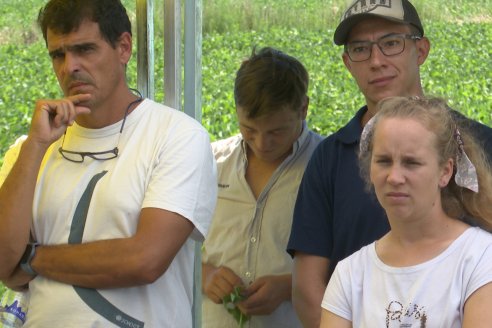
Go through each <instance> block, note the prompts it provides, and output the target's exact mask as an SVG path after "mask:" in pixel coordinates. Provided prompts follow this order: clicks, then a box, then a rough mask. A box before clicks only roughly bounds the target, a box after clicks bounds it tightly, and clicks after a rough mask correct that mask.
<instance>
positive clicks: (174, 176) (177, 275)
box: [0, 0, 217, 328]
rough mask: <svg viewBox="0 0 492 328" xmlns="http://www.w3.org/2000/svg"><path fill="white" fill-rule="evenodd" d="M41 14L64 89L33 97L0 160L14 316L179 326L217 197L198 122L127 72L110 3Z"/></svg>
mask: <svg viewBox="0 0 492 328" xmlns="http://www.w3.org/2000/svg"><path fill="white" fill-rule="evenodd" d="M38 22H39V24H40V27H41V30H42V32H43V36H44V38H45V41H46V45H47V48H48V52H49V55H50V57H51V60H52V64H53V69H54V72H55V74H56V76H57V78H58V82H59V84H60V87H61V89H62V90H63V93H64V95H65V98H63V99H43V100H38V101H37V102H36V106H35V109H34V114H33V118H32V123H31V127H30V130H29V134H28V135H27V136H26V137H24V138H22V139H20V140H19V141H18V142H17V143H16V144H15V145H14V146H13V147H12V148H11V149H10V150H9V151H8V152H7V154H6V156H5V161H4V166H3V167H2V170H1V171H0V184H1V188H0V279H1V280H2V281H4V283H5V284H6V285H7V286H9V287H13V288H20V287H21V286H24V285H25V284H27V283H29V290H30V294H31V300H30V307H29V312H28V315H27V321H26V324H25V327H55V328H56V327H64V328H65V327H144V326H145V327H190V326H191V322H192V318H191V304H192V302H193V293H192V286H193V258H194V245H193V240H203V237H204V235H205V234H206V233H207V230H208V227H209V224H210V220H211V217H212V214H213V211H214V207H215V202H216V193H217V190H216V168H215V162H214V159H213V155H212V151H211V147H210V142H209V137H208V134H207V132H206V131H205V130H204V129H203V127H202V126H201V125H200V124H199V123H198V122H196V121H195V120H193V119H192V118H190V117H188V116H186V115H185V114H183V113H181V112H178V111H176V110H174V109H171V108H168V107H165V106H163V105H160V104H157V103H155V102H153V101H151V100H149V99H142V97H141V96H140V95H139V94H138V92H135V91H132V90H131V89H129V87H128V86H127V83H126V65H127V63H128V61H129V59H130V57H131V53H132V35H131V25H130V21H129V19H128V16H127V14H126V11H125V8H124V7H123V6H122V4H121V3H120V1H119V0H72V1H59V0H51V1H50V2H48V4H47V5H46V6H45V7H44V8H43V9H42V10H41V11H40V14H39V17H38Z"/></svg>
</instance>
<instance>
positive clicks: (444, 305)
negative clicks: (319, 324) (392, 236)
mask: <svg viewBox="0 0 492 328" xmlns="http://www.w3.org/2000/svg"><path fill="white" fill-rule="evenodd" d="M490 282H492V234H490V233H488V232H485V231H483V230H481V229H479V228H469V229H467V230H466V231H465V232H464V233H463V234H462V235H461V236H460V237H458V238H457V239H456V240H455V241H454V242H453V243H452V244H451V245H450V246H449V247H448V248H447V249H446V250H445V251H444V252H443V253H441V254H440V255H438V256H437V257H435V258H433V259H432V260H429V261H427V262H425V263H422V264H419V265H415V266H411V267H401V268H397V267H390V266H388V265H386V264H384V263H383V262H382V261H381V260H380V259H379V258H378V256H377V254H376V250H375V243H372V244H370V245H368V246H365V247H363V248H362V249H361V250H360V251H358V252H356V253H354V254H353V255H351V256H350V257H348V258H346V259H345V260H343V261H341V262H339V264H338V265H337V267H336V269H335V272H334V274H333V276H332V278H331V279H330V282H329V284H328V287H327V288H326V291H325V295H324V298H323V302H322V307H323V308H325V309H326V310H328V311H330V312H332V313H334V314H336V315H338V316H340V317H342V318H345V319H347V320H350V321H352V325H353V327H358V328H364V327H368V328H371V327H388V328H396V327H398V328H402V327H412V328H413V327H432V328H460V327H461V322H462V320H463V308H464V304H465V302H466V300H467V299H468V297H470V295H471V294H472V293H473V292H474V291H476V290H477V289H478V288H480V287H482V286H484V285H486V284H487V283H490Z"/></svg>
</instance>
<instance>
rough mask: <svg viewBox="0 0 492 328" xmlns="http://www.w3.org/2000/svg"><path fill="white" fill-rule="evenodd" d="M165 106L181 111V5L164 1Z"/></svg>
mask: <svg viewBox="0 0 492 328" xmlns="http://www.w3.org/2000/svg"><path fill="white" fill-rule="evenodd" d="M164 104H166V105H167V106H169V107H172V108H175V109H177V110H181V5H180V3H179V0H164Z"/></svg>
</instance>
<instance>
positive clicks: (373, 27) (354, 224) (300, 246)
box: [287, 0, 492, 327]
mask: <svg viewBox="0 0 492 328" xmlns="http://www.w3.org/2000/svg"><path fill="white" fill-rule="evenodd" d="M334 42H335V44H336V45H343V46H344V51H343V54H342V59H343V62H344V64H345V66H346V67H347V69H348V70H349V72H350V73H351V75H352V76H353V78H354V80H355V82H356V83H357V85H358V87H359V89H360V91H361V92H362V94H363V95H364V98H365V101H366V105H365V106H363V107H362V108H360V109H359V111H358V112H357V113H356V114H355V116H354V117H353V118H352V119H351V120H350V121H349V122H348V123H347V124H346V125H345V126H344V127H342V128H341V129H340V130H338V131H337V132H336V133H334V134H332V135H331V136H329V137H327V138H326V139H325V140H324V141H322V142H321V144H320V145H319V146H318V147H317V149H316V150H315V152H314V153H313V155H312V157H311V160H310V162H309V164H308V166H307V168H306V171H305V173H304V177H303V180H302V183H301V186H300V188H299V193H298V196H297V202H296V206H295V210H294V219H293V225H292V231H291V236H290V240H289V244H288V248H287V251H288V252H289V253H290V254H291V255H292V256H293V257H294V272H293V282H292V285H293V290H292V300H293V303H294V306H295V309H296V311H297V313H298V315H299V318H300V319H301V321H302V323H303V325H304V327H319V323H320V315H321V307H320V304H321V300H322V298H323V293H324V291H325V288H326V285H327V283H328V280H329V279H330V276H331V274H332V272H333V269H334V268H335V266H336V264H337V263H338V261H340V260H342V259H344V258H345V257H347V256H349V255H351V254H352V253H353V252H355V251H357V250H359V249H360V248H361V247H362V246H365V245H367V244H369V243H372V242H373V241H375V240H377V239H379V238H381V237H382V236H383V235H384V234H385V233H386V232H387V231H388V230H389V224H388V221H387V218H386V215H385V214H384V211H383V209H382V208H381V206H380V205H379V204H378V202H377V199H376V197H375V196H373V195H370V194H369V193H367V191H366V190H365V184H364V182H363V180H362V178H361V177H360V174H359V166H358V160H357V149H358V148H359V138H360V134H361V132H362V128H363V126H364V125H365V124H366V123H367V122H368V121H369V119H370V118H371V117H372V116H374V115H375V113H376V112H375V111H376V104H377V103H378V102H379V101H380V100H381V99H384V98H387V97H391V96H423V95H424V91H423V89H422V84H421V81H420V66H421V65H422V64H423V63H424V62H425V60H426V58H427V56H428V54H429V50H430V42H429V40H428V39H427V38H426V37H425V36H424V28H423V26H422V23H421V21H420V18H419V15H418V13H417V11H416V9H415V8H414V6H413V5H412V4H411V3H410V2H409V1H407V0H357V1H353V2H352V3H351V4H350V5H349V6H348V7H347V8H346V10H345V11H344V14H343V16H342V18H341V21H340V24H339V25H338V27H337V28H336V30H335V33H334ZM455 113H456V117H457V118H458V119H460V120H466V124H469V126H470V129H472V131H475V133H476V134H477V135H476V137H477V139H478V140H482V141H483V145H484V147H485V150H486V152H487V153H488V154H489V157H491V158H492V129H490V128H489V127H487V126H485V125H482V124H480V123H478V122H475V121H471V120H468V119H466V118H465V117H463V116H462V115H461V114H458V113H457V112H455Z"/></svg>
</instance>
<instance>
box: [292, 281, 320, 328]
mask: <svg viewBox="0 0 492 328" xmlns="http://www.w3.org/2000/svg"><path fill="white" fill-rule="evenodd" d="M293 293H294V298H293V304H294V308H295V311H296V313H297V315H298V317H299V320H300V321H301V323H302V326H303V327H304V328H318V327H319V325H320V319H321V300H322V297H323V295H321V297H317V296H315V295H309V294H305V293H302V292H300V291H298V290H296V289H294V290H293Z"/></svg>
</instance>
